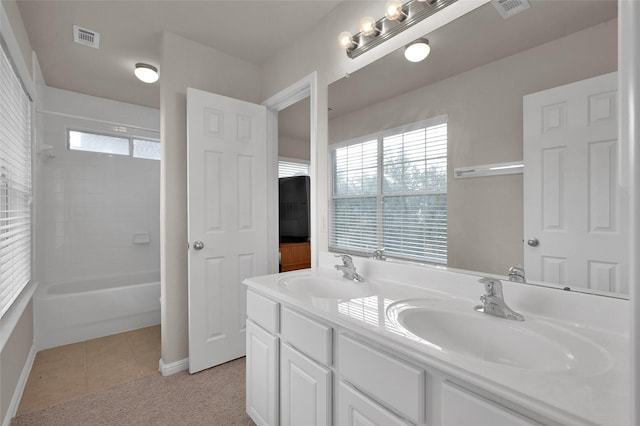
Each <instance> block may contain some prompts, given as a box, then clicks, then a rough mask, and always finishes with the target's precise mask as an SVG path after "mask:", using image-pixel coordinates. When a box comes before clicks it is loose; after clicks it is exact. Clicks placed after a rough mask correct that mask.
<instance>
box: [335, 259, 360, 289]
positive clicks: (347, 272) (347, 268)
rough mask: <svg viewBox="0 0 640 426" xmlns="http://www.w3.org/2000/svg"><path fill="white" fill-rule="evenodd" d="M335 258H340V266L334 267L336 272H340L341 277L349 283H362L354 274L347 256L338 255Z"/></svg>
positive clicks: (355, 273)
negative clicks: (349, 281)
mask: <svg viewBox="0 0 640 426" xmlns="http://www.w3.org/2000/svg"><path fill="white" fill-rule="evenodd" d="M336 257H339V258H342V265H335V266H336V269H337V270H338V271H342V277H343V278H346V279H348V280H351V281H358V282H363V281H364V278H362V276H361V275H360V274H358V273H357V272H356V267H355V265H354V264H353V259H352V258H351V256H349V255H348V254H338V255H336Z"/></svg>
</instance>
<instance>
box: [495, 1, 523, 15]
mask: <svg viewBox="0 0 640 426" xmlns="http://www.w3.org/2000/svg"><path fill="white" fill-rule="evenodd" d="M491 3H492V4H493V7H495V8H496V9H498V13H500V16H502V17H503V18H504V19H507V18H511V17H512V16H513V15H517V14H518V13H520V12H523V11H525V10H527V9H529V8H530V7H531V5H530V4H529V2H528V1H527V0H491Z"/></svg>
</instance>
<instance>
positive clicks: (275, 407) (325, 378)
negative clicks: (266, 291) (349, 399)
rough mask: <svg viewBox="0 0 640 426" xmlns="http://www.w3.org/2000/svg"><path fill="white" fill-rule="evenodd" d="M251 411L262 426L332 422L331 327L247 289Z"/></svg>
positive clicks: (251, 415) (248, 368) (325, 423)
mask: <svg viewBox="0 0 640 426" xmlns="http://www.w3.org/2000/svg"><path fill="white" fill-rule="evenodd" d="M246 335H247V359H246V363H247V379H246V381H247V390H246V395H247V404H246V406H247V414H249V416H250V417H251V418H252V419H253V421H254V422H255V423H256V424H257V425H258V426H263V425H270V426H276V425H290V426H297V425H316V426H329V425H331V424H333V412H332V407H333V404H332V400H333V385H332V381H333V373H332V369H331V364H332V360H333V327H331V326H329V325H326V324H325V323H323V322H320V321H318V320H317V319H313V318H311V317H310V316H308V315H304V314H302V313H300V312H298V311H296V310H293V309H291V308H289V307H286V306H282V305H281V303H279V302H276V301H274V300H272V299H270V298H268V297H266V296H263V295H261V294H258V293H256V292H254V291H252V290H249V291H248V292H247V334H246Z"/></svg>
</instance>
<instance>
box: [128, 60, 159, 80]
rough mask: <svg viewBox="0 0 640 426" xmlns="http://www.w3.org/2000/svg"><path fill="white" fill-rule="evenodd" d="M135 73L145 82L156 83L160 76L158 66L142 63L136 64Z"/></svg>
mask: <svg viewBox="0 0 640 426" xmlns="http://www.w3.org/2000/svg"><path fill="white" fill-rule="evenodd" d="M134 74H135V75H136V77H138V79H139V80H140V81H143V82H145V83H155V82H156V81H158V78H159V76H158V68H156V67H154V66H153V65H148V64H142V63H138V64H136V69H135V71H134Z"/></svg>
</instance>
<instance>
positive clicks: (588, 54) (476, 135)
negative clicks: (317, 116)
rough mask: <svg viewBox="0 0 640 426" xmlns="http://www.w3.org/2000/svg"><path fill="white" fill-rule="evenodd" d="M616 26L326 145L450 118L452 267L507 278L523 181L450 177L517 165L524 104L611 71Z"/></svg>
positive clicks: (411, 104)
mask: <svg viewBox="0 0 640 426" xmlns="http://www.w3.org/2000/svg"><path fill="white" fill-rule="evenodd" d="M616 24H617V22H616V20H613V21H609V22H606V23H604V24H601V25H597V26H595V27H592V28H589V29H587V30H584V31H580V32H578V33H575V34H572V35H569V36H566V37H563V38H561V39H558V40H556V41H554V42H551V43H547V44H545V45H542V46H539V47H536V48H534V49H530V50H528V51H525V52H522V53H520V54H517V55H514V56H511V57H508V58H505V59H502V60H499V61H496V62H493V63H490V64H488V65H485V66H482V67H478V68H475V69H473V70H470V71H467V72H464V73H462V74H459V75H457V76H454V77H451V78H448V79H446V80H443V81H441V82H438V83H436V84H432V85H429V86H425V87H423V88H421V89H418V90H415V91H412V92H409V93H406V94H404V95H401V96H398V97H395V98H392V99H389V100H386V101H384V102H381V103H378V104H375V105H372V106H370V107H367V108H365V109H362V110H359V111H356V112H354V113H350V114H348V115H346V116H342V117H339V118H336V119H333V120H331V121H330V122H329V143H335V142H340V141H344V140H349V139H352V138H354V137H357V136H364V135H367V134H371V133H374V132H377V131H380V130H384V129H389V128H394V127H397V126H400V125H402V124H407V123H412V122H416V121H420V120H423V119H426V118H430V117H434V116H437V115H441V114H447V115H448V131H449V161H448V171H449V173H448V175H449V176H448V180H449V184H448V195H447V202H448V228H449V238H448V240H449V266H451V267H454V268H461V269H469V270H474V271H482V272H489V273H492V274H501V275H506V273H507V270H508V268H509V266H511V265H516V264H522V263H523V245H522V238H523V219H522V218H523V210H522V175H505V176H494V177H481V178H469V179H454V178H453V169H454V168H455V167H463V166H473V165H479V164H491V163H499V162H506V161H517V160H521V159H522V97H523V96H524V95H526V94H528V93H533V92H537V91H540V90H544V89H548V88H552V87H556V86H559V85H562V84H566V83H570V82H573V81H577V80H582V79H585V78H589V77H593V76H596V75H600V74H604V73H608V72H612V71H615V70H616V69H617V25H616ZM594 52H598V56H597V58H594ZM319 179H323V177H319Z"/></svg>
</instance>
